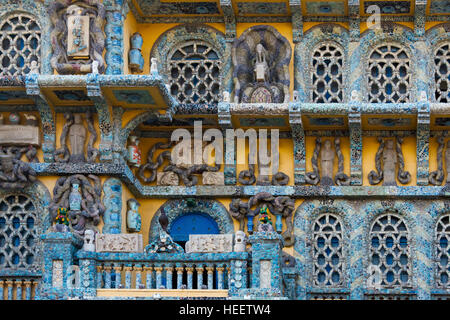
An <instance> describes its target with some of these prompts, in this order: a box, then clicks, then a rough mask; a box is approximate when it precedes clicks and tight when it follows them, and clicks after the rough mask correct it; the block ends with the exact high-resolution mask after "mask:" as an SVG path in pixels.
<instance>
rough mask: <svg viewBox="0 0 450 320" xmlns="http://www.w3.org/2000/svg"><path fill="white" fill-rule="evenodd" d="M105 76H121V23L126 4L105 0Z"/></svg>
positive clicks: (114, 0)
mask: <svg viewBox="0 0 450 320" xmlns="http://www.w3.org/2000/svg"><path fill="white" fill-rule="evenodd" d="M104 5H105V9H106V25H105V34H106V54H105V60H106V65H107V67H106V74H110V75H116V74H123V67H124V66H123V55H124V48H123V22H124V19H125V16H126V15H127V13H128V9H129V8H128V4H127V3H126V2H125V1H123V0H106V1H105V2H104Z"/></svg>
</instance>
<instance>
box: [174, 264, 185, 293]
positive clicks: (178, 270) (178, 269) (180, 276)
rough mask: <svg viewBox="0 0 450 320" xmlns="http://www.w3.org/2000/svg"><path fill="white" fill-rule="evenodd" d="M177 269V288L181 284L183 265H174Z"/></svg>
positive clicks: (179, 287)
mask: <svg viewBox="0 0 450 320" xmlns="http://www.w3.org/2000/svg"><path fill="white" fill-rule="evenodd" d="M175 269H176V270H177V289H181V286H182V285H183V271H184V267H180V266H178V267H176V268H175Z"/></svg>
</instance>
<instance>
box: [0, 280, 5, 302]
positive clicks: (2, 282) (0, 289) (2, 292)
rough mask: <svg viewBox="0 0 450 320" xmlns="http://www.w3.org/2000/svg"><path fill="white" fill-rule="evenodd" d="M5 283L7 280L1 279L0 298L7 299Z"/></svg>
mask: <svg viewBox="0 0 450 320" xmlns="http://www.w3.org/2000/svg"><path fill="white" fill-rule="evenodd" d="M4 285H5V281H4V280H2V281H0V300H5V292H4V290H3V286H4Z"/></svg>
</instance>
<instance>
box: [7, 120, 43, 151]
mask: <svg viewBox="0 0 450 320" xmlns="http://www.w3.org/2000/svg"><path fill="white" fill-rule="evenodd" d="M40 138H41V135H40V134H39V127H34V126H21V125H8V124H5V125H0V143H1V144H2V145H15V146H28V145H30V144H31V145H33V146H40V144H41V139H40Z"/></svg>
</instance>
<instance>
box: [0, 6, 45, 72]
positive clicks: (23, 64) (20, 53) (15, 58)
mask: <svg viewBox="0 0 450 320" xmlns="http://www.w3.org/2000/svg"><path fill="white" fill-rule="evenodd" d="M32 61H36V62H37V65H38V66H40V65H41V28H40V26H39V24H38V22H37V21H36V20H35V19H34V17H32V16H31V15H29V14H26V13H19V14H14V15H11V16H9V17H8V18H7V19H5V20H4V21H3V22H2V23H1V24H0V67H1V69H2V70H3V71H2V72H1V73H0V75H4V76H5V75H6V76H18V75H26V74H28V73H29V72H30V71H31V63H32Z"/></svg>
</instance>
